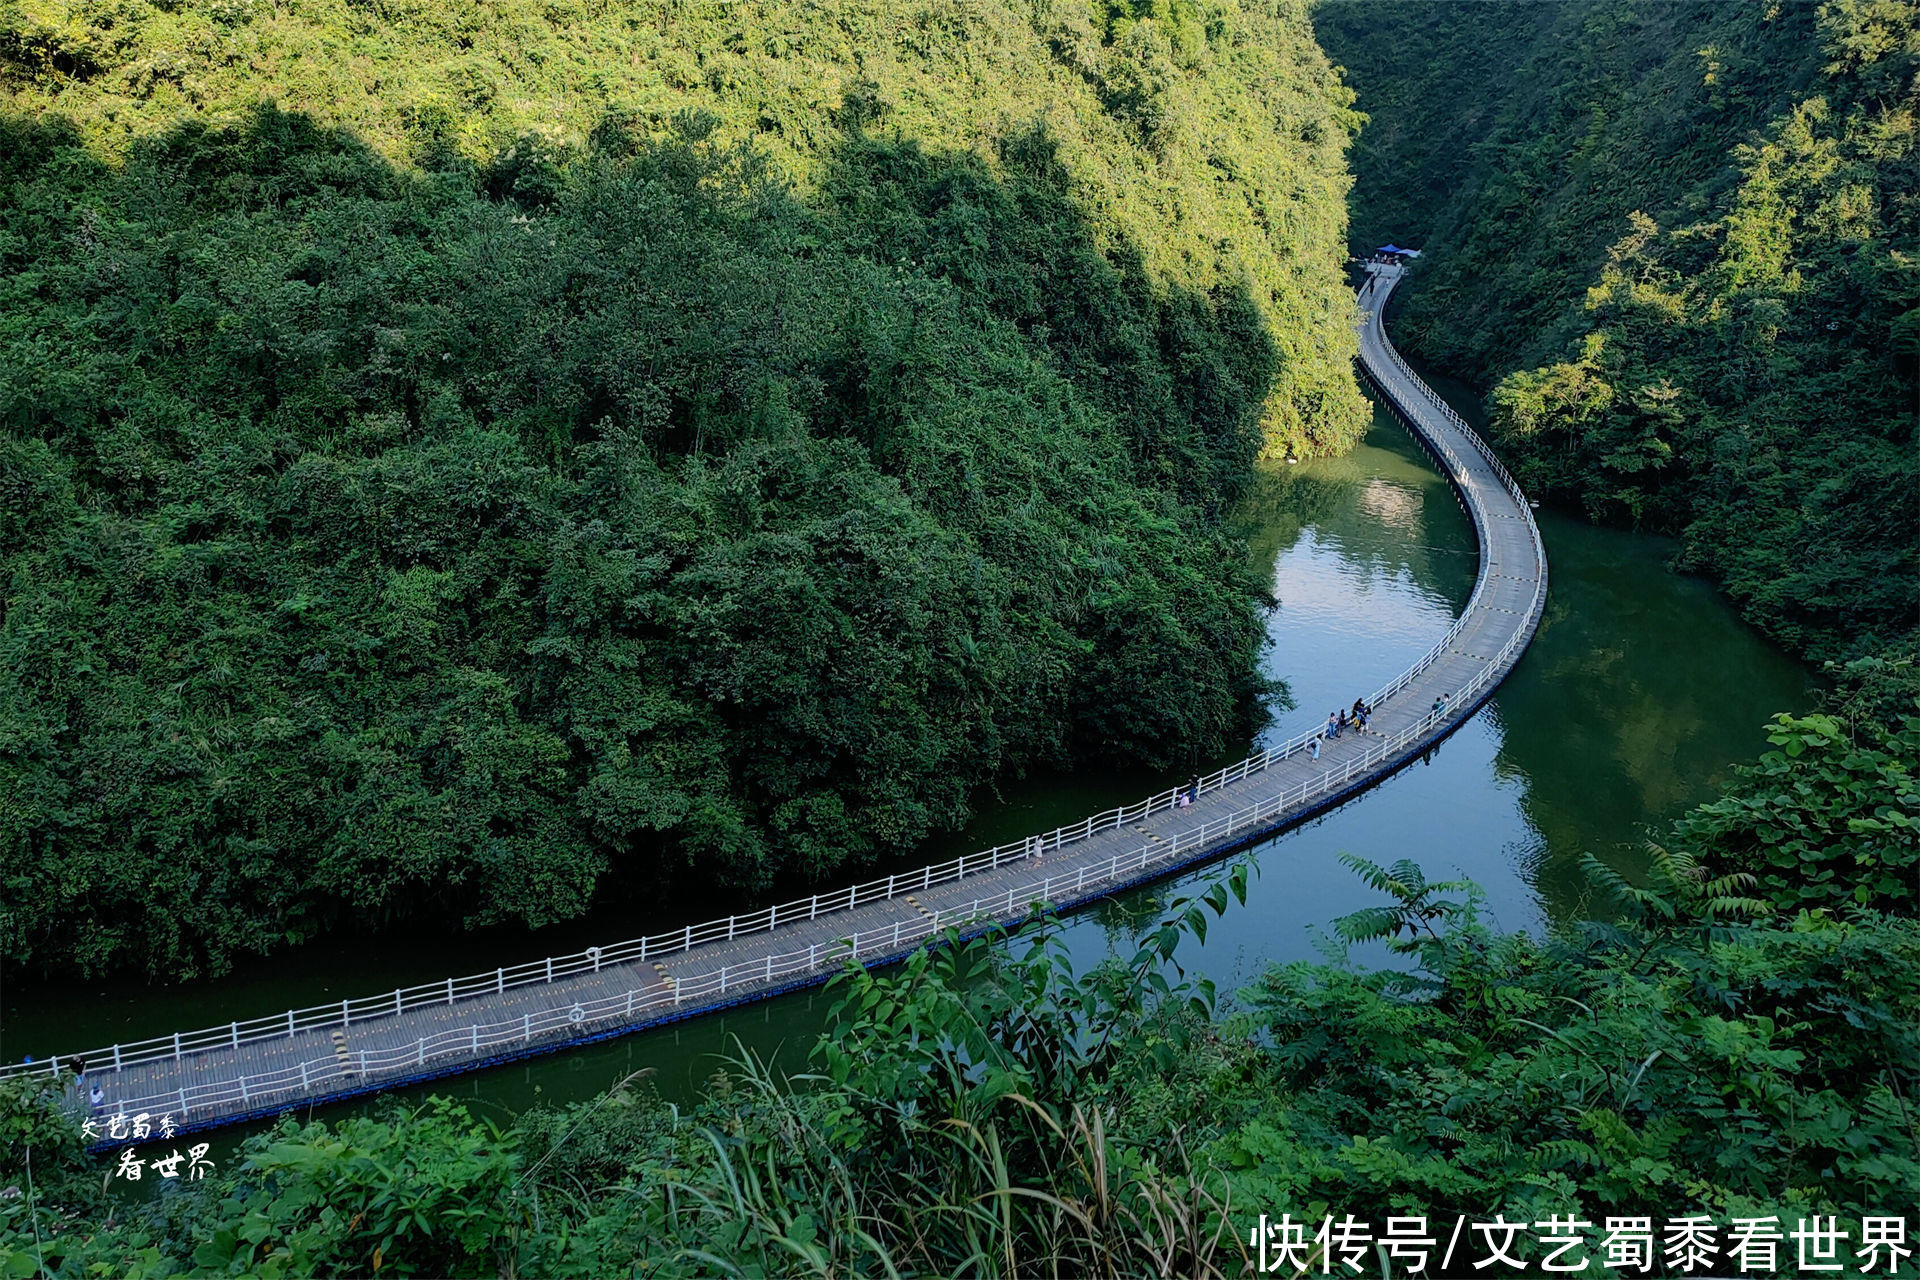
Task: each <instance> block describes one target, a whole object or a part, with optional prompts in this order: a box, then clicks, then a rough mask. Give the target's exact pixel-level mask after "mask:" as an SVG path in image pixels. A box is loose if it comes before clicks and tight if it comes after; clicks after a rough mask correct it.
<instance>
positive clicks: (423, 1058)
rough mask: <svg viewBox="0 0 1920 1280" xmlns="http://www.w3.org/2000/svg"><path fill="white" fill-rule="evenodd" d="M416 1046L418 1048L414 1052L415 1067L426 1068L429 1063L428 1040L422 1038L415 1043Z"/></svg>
mask: <svg viewBox="0 0 1920 1280" xmlns="http://www.w3.org/2000/svg"><path fill="white" fill-rule="evenodd" d="M414 1044H415V1045H416V1046H418V1047H417V1048H416V1049H415V1050H414V1055H413V1065H414V1066H416V1067H422V1066H425V1065H426V1062H427V1038H426V1037H425V1036H421V1037H420V1038H419V1039H418V1040H416V1041H414Z"/></svg>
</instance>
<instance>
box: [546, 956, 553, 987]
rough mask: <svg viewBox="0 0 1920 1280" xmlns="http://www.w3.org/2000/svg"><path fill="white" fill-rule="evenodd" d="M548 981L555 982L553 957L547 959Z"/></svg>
mask: <svg viewBox="0 0 1920 1280" xmlns="http://www.w3.org/2000/svg"><path fill="white" fill-rule="evenodd" d="M547 981H548V982H552V981H553V957H552V956H548V957H547Z"/></svg>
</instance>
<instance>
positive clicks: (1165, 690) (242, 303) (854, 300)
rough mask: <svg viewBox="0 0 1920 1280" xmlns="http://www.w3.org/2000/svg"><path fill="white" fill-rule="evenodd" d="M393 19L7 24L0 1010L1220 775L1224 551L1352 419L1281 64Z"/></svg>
mask: <svg viewBox="0 0 1920 1280" xmlns="http://www.w3.org/2000/svg"><path fill="white" fill-rule="evenodd" d="M376 8H377V12H376V11H375V10H374V9H367V8H365V7H363V6H356V5H351V4H345V3H341V4H327V3H318V2H315V3H304V2H303V3H299V4H295V5H290V6H289V5H280V6H252V5H247V4H235V5H206V6H197V5H187V6H171V5H149V4H147V3H145V2H144V0H125V2H124V3H113V4H105V3H102V4H79V5H63V6H51V5H40V4H37V3H33V2H31V0H23V2H22V3H18V4H13V5H10V6H8V10H7V13H8V21H7V24H6V26H7V35H6V37H5V41H4V43H0V84H3V85H4V88H5V91H6V93H7V94H8V97H9V109H8V112H7V114H6V115H5V116H4V118H3V119H0V134H3V135H4V136H0V191H3V192H4V194H3V195H0V259H3V260H4V264H5V269H4V270H3V271H0V281H3V282H0V576H3V577H4V580H5V581H6V583H7V592H6V597H5V600H6V603H5V610H6V611H5V617H4V624H3V625H0V675H3V676H4V678H0V805H4V809H0V812H4V814H5V822H4V823H3V824H0V885H4V894H3V895H0V897H3V898H4V902H5V915H4V919H0V926H3V929H0V932H3V934H4V936H3V937H0V958H4V959H5V960H6V961H8V962H11V963H19V962H23V961H24V962H28V963H31V964H33V965H35V966H39V967H44V968H72V969H77V970H80V971H85V972H101V971H105V970H108V969H111V968H114V967H119V966H140V967H144V968H146V969H148V970H149V971H150V972H153V973H156V974H160V975H170V976H174V975H186V974H193V973H197V972H206V971H215V972H217V971H219V970H221V969H223V968H226V967H228V966H229V965H230V964H231V963H232V961H233V958H234V957H235V956H237V955H245V954H249V953H260V952H264V951H267V950H269V949H270V948H272V947H275V946H277V945H282V944H284V943H286V942H290V941H297V940H299V939H302V938H307V937H312V936H314V935H315V934H316V933H317V932H319V931H321V930H323V929H326V928H328V927H331V926H332V925H334V924H335V923H337V922H340V921H342V920H345V921H348V922H350V923H352V924H353V925H355V926H356V927H375V926H378V925H380V924H383V923H387V922H391V921H393V920H395V919H399V918H403V917H404V918H411V919H415V920H423V919H425V920H434V921H437V922H459V921H465V922H467V923H469V924H476V925H477V924H488V923H493V922H505V923H518V924H534V925H537V924H540V923H544V922H547V921H551V920H554V919H558V918H564V917H566V916H569V915H573V914H577V913H579V912H580V911H582V910H584V909H586V907H587V906H588V904H589V903H590V902H592V901H594V900H595V898H596V896H601V897H604V896H606V895H607V893H608V892H610V890H613V889H618V890H621V891H624V892H630V893H644V894H645V895H647V897H648V900H649V901H651V902H658V901H659V900H660V895H661V894H662V893H663V892H666V891H670V890H672V889H673V888H675V887H680V888H682V889H683V890H686V891H688V892H689V893H691V892H692V891H695V890H698V889H700V888H702V887H710V886H713V885H723V886H727V887H728V888H729V889H732V890H739V889H747V890H758V889H762V888H765V887H767V886H769V885H770V884H772V883H773V882H775V881H776V879H778V878H780V877H787V878H790V879H806V878H812V877H818V876H821V875H824V874H826V873H829V872H832V871H834V870H836V869H837V868H840V867H843V866H846V865H849V864H857V863H859V862H860V861H862V860H865V859H869V858H872V857H875V856H878V855H881V854H884V853H887V852H891V851H897V850H902V849H906V848H909V847H911V846H912V845H913V844H914V843H915V842H916V841H918V840H920V839H921V838H923V837H925V836H926V835H927V834H929V833H930V832H933V831H937V830H942V829H948V828H951V827H953V826H955V825H956V824H957V823H958V822H960V821H961V820H962V819H963V818H964V817H965V815H966V813H967V807H968V804H969V800H970V797H971V795H972V793H973V792H974V790H975V788H977V787H978V786H980V785H982V784H984V783H987V782H989V781H990V780H992V779H994V778H996V777H999V776H1004V775H1007V774H1009V773H1017V772H1019V771H1021V770H1024V769H1027V768H1030V767H1034V766H1036V765H1048V766H1071V765H1074V764H1076V763H1085V762H1089V761H1099V760H1110V759H1116V758H1123V759H1128V760H1140V761H1147V762H1157V763H1162V764H1167V763H1184V762H1186V761H1188V760H1190V759H1194V758H1196V757H1200V756H1205V755H1208V754H1212V753H1217V752H1221V751H1223V750H1226V749H1228V748H1229V747H1230V746H1232V745H1233V744H1235V743H1236V742H1237V741H1239V740H1241V739H1242V737H1243V735H1244V734H1245V732H1246V731H1247V727H1248V724H1249V721H1250V719H1251V718H1252V717H1253V716H1254V715H1256V714H1257V713H1258V701H1259V697H1260V695H1261V694H1262V693H1263V692H1264V690H1263V688H1262V687H1261V685H1260V681H1259V679H1258V677H1257V675H1256V668H1255V662H1254V658H1255V654H1256V650H1257V646H1258V644H1259V643H1260V638H1261V634H1262V632H1261V628H1260V625H1259V619H1258V609H1259V606H1260V604H1261V595H1260V592H1259V587H1258V584H1257V583H1255V582H1254V581H1253V580H1252V578H1251V576H1250V575H1249V574H1248V573H1247V572H1246V569H1245V557H1244V555H1243V554H1242V553H1241V552H1240V551H1239V550H1238V549H1237V548H1236V547H1235V546H1234V545H1233V544H1232V543H1231V542H1230V541H1229V540H1228V539H1227V538H1226V536H1225V535H1224V534H1223V532H1222V530H1221V527H1220V524H1219V519H1218V516H1219V512H1220V509H1221V505H1222V503H1223V502H1224V501H1226V500H1227V499H1230V498H1231V497H1232V496H1233V495H1234V493H1235V492H1236V491H1237V490H1238V488H1239V487H1240V486H1241V485H1243V484H1244V483H1245V479H1246V477H1247V476H1248V474H1249V472H1250V467H1251V464H1252V462H1253V460H1254V458H1255V457H1256V455H1257V454H1258V453H1259V452H1260V451H1261V450H1262V449H1263V448H1271V449H1278V450H1282V451H1295V452H1305V451H1309V450H1315V449H1333V448H1339V447H1342V446H1343V445H1344V444H1345V443H1347V442H1348V441H1350V440H1351V439H1352V438H1353V437H1354V436H1355V435H1356V434H1357V432H1358V430H1359V429H1360V426H1361V423H1362V414H1361V412H1360V411H1359V410H1360V407H1361V401H1360V399H1359V397H1358V395H1357V392H1356V391H1355V389H1354V387H1353V384H1352V379H1351V374H1350V371H1349V370H1348V368H1347V360H1348V357H1349V355H1350V352H1351V349H1352V348H1351V342H1352V335H1351V333H1350V331H1349V328H1348V326H1347V324H1346V323H1345V321H1346V318H1347V316H1348V313H1349V310H1350V302H1349V300H1348V297H1347V295H1346V294H1345V292H1344V287H1343V284H1342V281H1341V279H1340V276H1339V271H1338V255H1339V247H1340V226H1341V213H1340V207H1339V197H1340V195H1341V192H1342V190H1343V188H1344V182H1345V177H1344V172H1343V167H1342V153H1343V149H1344V146H1345V142H1346V139H1347V137H1348V131H1349V128H1350V125H1351V122H1352V118H1351V116H1350V113H1349V112H1348V111H1347V107H1346V103H1347V100H1348V96H1347V94H1346V91H1345V90H1344V89H1342V88H1341V87H1340V86H1339V85H1338V83H1337V81H1335V80H1334V78H1333V77H1332V75H1331V73H1330V71H1329V69H1328V68H1327V67H1326V65H1325V63H1324V61H1323V60H1322V59H1320V57H1319V55H1318V51H1317V49H1316V48H1315V46H1314V45H1313V43H1312V40H1311V36H1310V33H1309V32H1308V30H1307V28H1306V25H1305V20H1304V17H1303V16H1302V14H1301V13H1300V12H1298V11H1296V10H1295V9H1293V8H1292V7H1290V6H1268V5H1247V6H1242V7H1231V6H1214V7H1212V8H1210V9H1208V11H1207V13H1208V15H1209V16H1208V18H1207V20H1206V21H1205V22H1199V21H1198V19H1197V18H1196V17H1195V14H1197V13H1198V10H1193V9H1191V8H1190V7H1188V6H1182V5H1178V4H1176V5H1174V6H1172V7H1171V8H1170V9H1168V10H1167V12H1166V13H1160V12H1159V11H1158V10H1153V11H1152V12H1149V11H1148V9H1147V8H1142V9H1141V11H1140V12H1138V13H1135V12H1134V11H1133V10H1132V9H1131V8H1129V7H1127V6H1124V5H1121V6H1111V7H1108V8H1103V9H1101V10H1099V11H1098V12H1097V13H1096V14H1093V15H1092V16H1089V14H1088V13H1087V12H1086V11H1085V10H1084V9H1082V8H1081V7H1079V6H1071V5H1070V6H1064V7H1062V8H1061V9H1060V10H1058V11H1057V12H1056V11H1055V10H1054V9H1053V8H1050V7H1048V6H1044V5H1042V6H1038V7H1030V6H1026V5H987V6H979V7H978V8H977V9H968V10H965V11H962V10H958V9H954V10H951V11H949V10H948V9H945V8H941V7H938V6H936V7H933V8H920V9H911V10H910V9H905V8H901V9H895V8H894V7H893V6H866V7H863V6H860V5H856V4H852V3H846V4H835V5H809V6H791V7H789V6H768V7H764V8H762V7H749V6H738V5H729V6H724V7H723V8H722V9H715V10H711V11H709V10H707V9H702V8H699V7H697V6H678V5H661V6H658V7H656V8H655V9H652V10H648V11H645V12H642V11H640V10H635V9H631V8H626V9H620V10H618V11H615V10H606V9H601V8H598V7H594V6H578V7H576V8H574V9H568V8H566V7H565V6H560V7H554V6H544V5H530V4H520V3H510V2H507V0H502V3H498V4H493V5H486V6H464V7H460V8H459V9H458V11H457V12H456V11H455V10H453V9H446V10H442V9H438V8H434V7H432V6H428V5H412V6H410V5H397V6H393V5H383V6H377V7H376ZM1096 18H1097V19H1098V21H1096V20H1095V19H1096ZM273 97H277V98H278V99H279V105H278V106H275V105H272V104H269V103H265V102H263V101H262V100H263V99H267V98H273Z"/></svg>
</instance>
